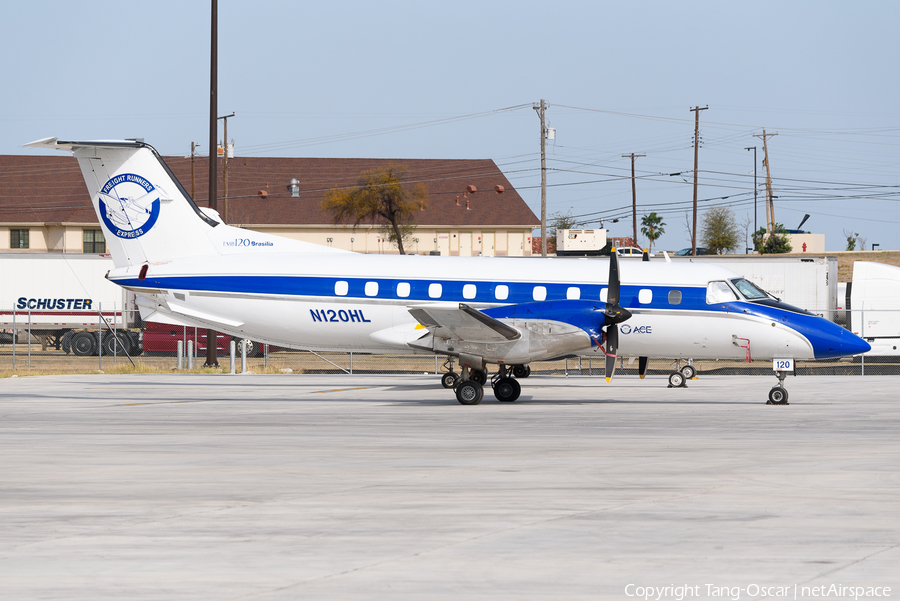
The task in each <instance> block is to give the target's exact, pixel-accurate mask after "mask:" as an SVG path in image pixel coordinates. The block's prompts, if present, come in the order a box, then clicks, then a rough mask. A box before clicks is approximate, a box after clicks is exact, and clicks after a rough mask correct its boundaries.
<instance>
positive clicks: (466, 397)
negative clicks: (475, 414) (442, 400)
mask: <svg viewBox="0 0 900 601" xmlns="http://www.w3.org/2000/svg"><path fill="white" fill-rule="evenodd" d="M483 398H484V388H483V387H482V386H481V384H479V383H478V382H475V381H473V380H465V381H463V382H460V383H459V384H457V385H456V400H457V401H459V404H460V405H477V404H478V403H480V402H481V399H483Z"/></svg>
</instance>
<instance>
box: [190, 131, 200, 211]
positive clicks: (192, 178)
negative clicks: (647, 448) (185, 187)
mask: <svg viewBox="0 0 900 601" xmlns="http://www.w3.org/2000/svg"><path fill="white" fill-rule="evenodd" d="M198 146H200V145H199V144H197V143H196V142H191V198H193V199H195V200H196V198H197V195H196V194H194V157H195V156H196V155H197V153H196V150H197V147H198Z"/></svg>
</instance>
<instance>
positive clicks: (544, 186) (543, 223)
mask: <svg viewBox="0 0 900 601" xmlns="http://www.w3.org/2000/svg"><path fill="white" fill-rule="evenodd" d="M533 108H534V110H536V111H537V113H538V116H539V117H540V118H541V256H542V257H546V256H547V155H546V150H547V127H546V126H545V124H544V113H545V112H546V110H547V103H546V102H544V99H543V98H542V99H541V105H540V106H535V107H533Z"/></svg>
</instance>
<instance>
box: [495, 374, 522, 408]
mask: <svg viewBox="0 0 900 601" xmlns="http://www.w3.org/2000/svg"><path fill="white" fill-rule="evenodd" d="M520 394H522V386H521V385H520V384H519V383H518V382H516V380H515V378H500V379H499V380H497V381H496V382H495V383H494V396H495V397H497V400H498V401H500V402H501V403H512V402H513V401H515V400H516V399H517V398H519V395H520Z"/></svg>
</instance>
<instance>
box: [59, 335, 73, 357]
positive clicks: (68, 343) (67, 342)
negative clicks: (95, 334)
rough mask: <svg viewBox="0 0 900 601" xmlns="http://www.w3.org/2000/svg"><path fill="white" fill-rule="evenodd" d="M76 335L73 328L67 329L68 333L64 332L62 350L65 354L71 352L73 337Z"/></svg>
mask: <svg viewBox="0 0 900 601" xmlns="http://www.w3.org/2000/svg"><path fill="white" fill-rule="evenodd" d="M73 336H75V332H73V331H72V330H66V333H65V334H63V337H62V340H61V341H60V343H61V344H62V350H63V352H64V353H65V354H67V355H68V354H69V353H71V352H72V337H73Z"/></svg>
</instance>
